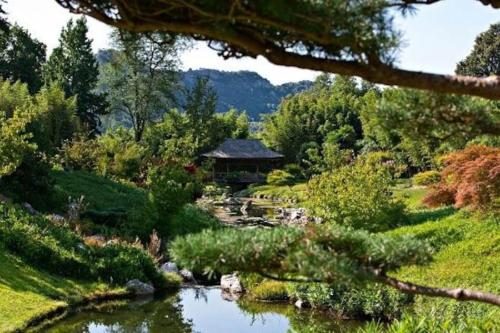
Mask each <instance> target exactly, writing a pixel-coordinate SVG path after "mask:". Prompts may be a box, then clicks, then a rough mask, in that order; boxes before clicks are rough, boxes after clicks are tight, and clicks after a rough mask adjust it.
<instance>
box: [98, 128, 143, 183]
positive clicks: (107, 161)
mask: <svg viewBox="0 0 500 333" xmlns="http://www.w3.org/2000/svg"><path fill="white" fill-rule="evenodd" d="M145 156H146V149H145V148H144V147H142V146H141V145H139V143H137V142H135V141H134V140H133V138H132V135H131V133H130V132H129V131H127V130H125V129H123V128H118V129H116V130H114V131H108V132H107V133H106V134H104V135H101V136H99V137H98V138H97V170H98V171H99V173H100V174H101V175H103V176H115V177H118V178H121V179H127V180H137V179H139V177H140V176H141V175H140V173H141V169H142V167H143V166H144V159H145Z"/></svg>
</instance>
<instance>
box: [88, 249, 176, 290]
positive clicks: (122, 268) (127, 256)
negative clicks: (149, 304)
mask: <svg viewBox="0 0 500 333" xmlns="http://www.w3.org/2000/svg"><path fill="white" fill-rule="evenodd" d="M89 252H90V253H89V254H88V260H89V263H91V266H90V269H91V271H92V274H93V275H94V276H97V277H100V278H102V279H105V280H107V281H108V282H112V283H117V284H119V285H123V284H125V283H126V282H127V281H129V280H132V279H138V280H140V281H150V282H152V283H153V285H155V286H156V287H157V288H162V289H163V288H164V286H165V283H166V280H165V278H164V277H163V275H162V274H161V273H160V272H159V271H158V269H157V268H156V266H155V264H154V262H153V259H152V258H151V257H150V256H149V255H148V254H147V253H146V252H145V251H144V250H142V249H140V248H136V247H133V246H130V245H126V244H110V245H106V246H103V247H90V249H89Z"/></svg>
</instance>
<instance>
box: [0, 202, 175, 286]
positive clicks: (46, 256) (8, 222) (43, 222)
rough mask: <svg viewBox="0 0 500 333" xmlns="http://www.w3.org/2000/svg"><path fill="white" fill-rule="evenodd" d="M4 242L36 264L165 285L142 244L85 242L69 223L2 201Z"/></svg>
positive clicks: (78, 274) (83, 275) (84, 275)
mask: <svg viewBox="0 0 500 333" xmlns="http://www.w3.org/2000/svg"><path fill="white" fill-rule="evenodd" d="M0 210H1V218H0V219H1V222H2V223H0V244H2V245H3V246H5V247H6V248H7V249H8V250H9V251H11V252H12V253H15V254H16V255H18V256H19V257H21V258H22V259H23V260H25V261H27V262H30V263H31V264H32V265H33V266H35V267H38V268H41V269H45V270H47V271H49V272H51V273H54V274H57V275H60V276H68V277H74V278H79V279H87V280H90V279H103V280H106V281H109V282H113V283H117V284H124V283H126V282H127V281H128V280H130V279H134V278H137V279H140V280H142V281H151V282H152V283H153V284H154V285H155V286H157V287H163V286H164V284H165V278H164V277H163V276H162V275H161V274H160V273H159V272H158V270H157V268H156V266H155V264H154V262H153V259H152V258H151V257H150V256H149V255H148V254H147V253H146V252H145V251H144V250H143V249H141V248H137V247H134V246H131V245H128V244H125V243H119V244H110V245H106V246H103V247H94V246H85V245H83V239H82V238H80V237H79V236H77V235H76V234H75V233H74V232H73V231H72V230H71V229H69V227H67V226H62V225H56V224H54V223H53V222H51V221H49V220H48V219H46V218H44V217H41V216H29V215H27V214H26V213H24V212H22V211H21V210H19V209H17V208H15V207H11V206H5V205H0Z"/></svg>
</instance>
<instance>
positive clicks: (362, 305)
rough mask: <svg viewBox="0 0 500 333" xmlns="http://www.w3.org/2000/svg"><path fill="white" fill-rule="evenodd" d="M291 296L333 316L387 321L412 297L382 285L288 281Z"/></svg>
mask: <svg viewBox="0 0 500 333" xmlns="http://www.w3.org/2000/svg"><path fill="white" fill-rule="evenodd" d="M288 290H289V295H290V297H291V298H293V299H301V300H303V301H307V302H309V303H310V304H311V306H313V307H317V308H325V309H329V310H331V311H334V312H335V314H336V315H337V316H340V317H347V318H364V319H376V320H381V321H389V320H394V319H396V318H399V317H400V316H401V314H402V312H403V310H404V309H405V306H408V305H409V304H410V303H411V301H412V300H413V297H411V296H407V295H404V294H401V293H400V292H398V291H396V290H393V289H390V288H389V287H386V286H380V285H376V284H374V285H367V286H364V287H363V288H359V287H353V286H348V285H342V284H333V285H326V284H319V283H315V284H304V283H301V284H295V283H293V284H290V285H289V287H288Z"/></svg>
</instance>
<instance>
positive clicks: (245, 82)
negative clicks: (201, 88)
mask: <svg viewBox="0 0 500 333" xmlns="http://www.w3.org/2000/svg"><path fill="white" fill-rule="evenodd" d="M115 52H116V51H115V50H113V49H102V50H99V51H98V52H97V54H96V58H97V62H98V63H99V65H101V66H102V65H105V64H106V63H108V62H109V61H111V59H112V57H113V56H114V53H115ZM180 76H181V77H180V79H181V82H182V84H183V86H184V87H186V88H191V87H193V85H194V83H195V82H196V80H197V79H198V77H208V79H209V82H210V85H211V86H212V87H213V88H214V89H215V91H217V96H218V101H217V112H226V111H227V110H229V109H230V108H236V109H238V110H240V111H246V112H247V114H248V116H249V117H250V119H251V120H252V121H259V120H260V119H261V117H260V115H261V114H267V113H271V112H273V111H274V110H276V108H277V107H278V105H279V104H280V102H281V100H282V99H283V97H285V96H287V95H290V94H295V93H298V92H300V91H302V90H306V89H308V88H310V87H311V86H312V84H313V82H312V81H300V82H289V83H285V84H281V85H273V84H272V83H271V82H269V80H267V79H265V78H263V77H262V76H260V75H259V74H257V73H255V72H251V71H239V72H226V71H220V70H216V69H196V70H188V71H183V72H181V73H180ZM177 98H178V99H179V102H180V104H181V105H182V104H183V101H182V94H178V96H177Z"/></svg>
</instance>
